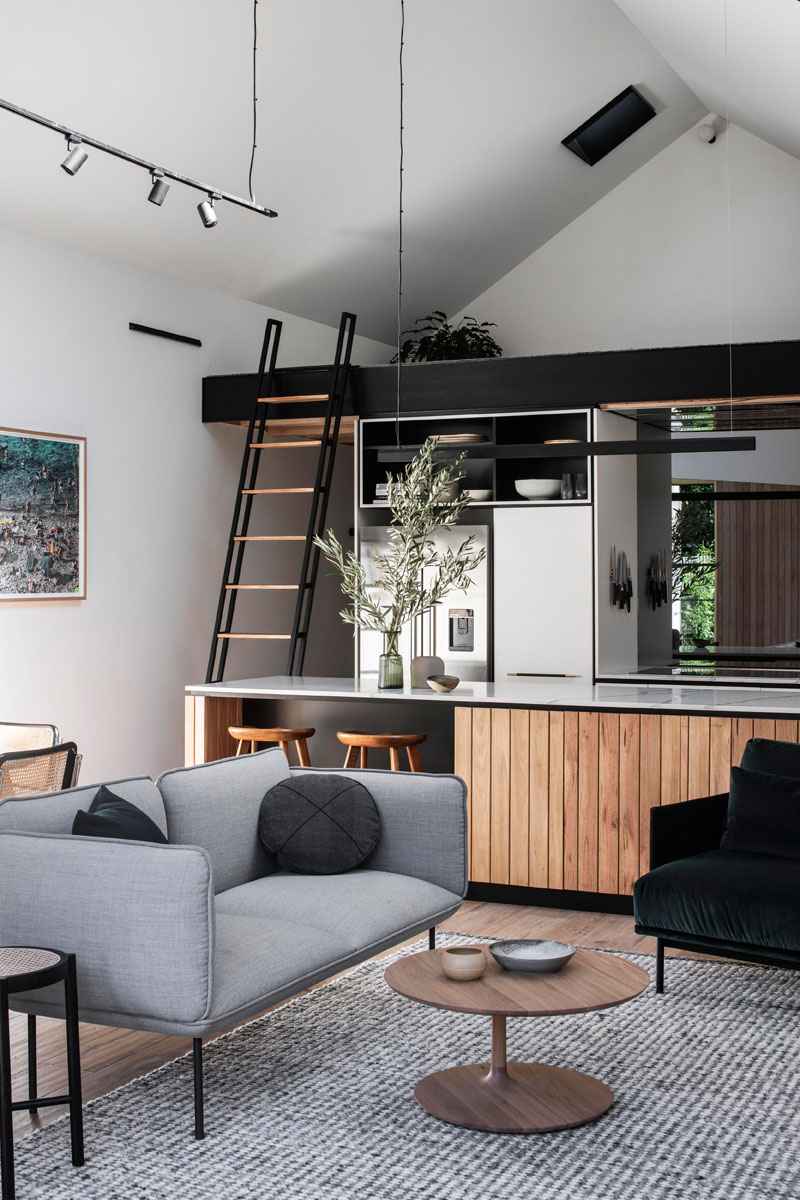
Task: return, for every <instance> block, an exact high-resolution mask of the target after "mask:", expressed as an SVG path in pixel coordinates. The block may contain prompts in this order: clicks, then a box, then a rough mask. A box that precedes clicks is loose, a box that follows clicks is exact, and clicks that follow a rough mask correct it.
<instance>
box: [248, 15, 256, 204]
mask: <svg viewBox="0 0 800 1200" xmlns="http://www.w3.org/2000/svg"><path fill="white" fill-rule="evenodd" d="M257 61H258V0H253V146H252V149H251V150H250V170H249V172H248V174H247V188H248V191H249V192H250V200H251V201H252V202H253V203H255V195H254V193H253V167H254V166H255V161H256V133H257V131H258V97H257V95H256V63H257Z"/></svg>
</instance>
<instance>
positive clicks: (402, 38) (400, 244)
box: [394, 0, 406, 448]
mask: <svg viewBox="0 0 800 1200" xmlns="http://www.w3.org/2000/svg"><path fill="white" fill-rule="evenodd" d="M405 31H406V6H405V0H400V187H399V206H398V214H397V217H398V220H397V409H396V412H395V422H394V424H395V437H396V439H397V445H398V448H399V446H400V386H401V384H400V342H401V338H402V325H403V150H404V145H403V115H404V109H403V46H404V44H405Z"/></svg>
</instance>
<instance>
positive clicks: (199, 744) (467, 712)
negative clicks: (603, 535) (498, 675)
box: [186, 676, 800, 911]
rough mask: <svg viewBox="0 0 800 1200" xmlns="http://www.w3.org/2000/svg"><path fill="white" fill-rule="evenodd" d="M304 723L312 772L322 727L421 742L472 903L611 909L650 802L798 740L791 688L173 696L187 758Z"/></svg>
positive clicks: (702, 787) (357, 689)
mask: <svg viewBox="0 0 800 1200" xmlns="http://www.w3.org/2000/svg"><path fill="white" fill-rule="evenodd" d="M243 721H244V722H245V723H252V724H256V725H259V724H260V725H278V724H286V725H293V724H294V725H297V724H303V725H306V724H307V725H312V726H315V727H316V729H317V734H316V735H315V737H314V738H313V739H312V740H311V742H310V751H311V759H312V763H314V765H317V766H328V767H330V766H340V765H341V761H342V759H343V748H342V747H341V746H340V745H339V743H338V742H337V741H336V739H335V732H336V730H337V729H354V728H360V729H366V730H368V731H370V732H375V733H379V732H381V733H388V732H406V731H412V730H413V731H416V732H425V733H427V734H428V741H427V742H426V743H425V744H424V745H423V746H422V748H421V750H422V763H423V769H424V770H431V771H443V770H454V771H455V772H456V774H458V775H460V776H461V777H462V778H463V779H465V780H466V782H467V785H468V788H469V818H470V821H469V824H470V873H469V877H470V881H471V885H472V886H471V895H473V896H475V897H481V896H484V897H486V898H488V897H490V896H491V897H493V898H497V899H502V898H505V899H507V900H510V901H518V902H522V903H524V902H526V901H527V902H531V903H541V902H549V903H555V902H557V903H561V904H563V906H564V907H579V908H580V907H584V908H587V907H605V908H609V909H612V910H614V909H617V910H618V911H626V910H628V909H629V906H630V894H631V889H632V886H633V882H634V880H635V879H636V878H637V877H638V875H640V874H641V873H642V872H643V871H645V870H647V868H648V862H649V813H650V809H651V808H652V807H654V806H656V805H661V804H674V803H676V802H677V801H680V800H686V799H690V798H692V797H695V796H706V795H710V794H714V793H716V792H725V791H727V790H728V780H729V772H730V767H731V765H732V764H733V765H737V764H738V763H739V760H740V759H741V755H742V751H743V749H744V745H745V742H746V741H747V740H748V738H751V737H754V736H755V737H767V738H779V739H782V740H784V741H792V742H797V741H798V734H799V731H800V690H798V689H796V688H791V689H790V688H785V689H779V688H738V687H737V688H725V687H707V686H704V685H701V684H699V685H691V684H686V683H682V684H680V685H666V684H662V683H658V684H651V685H646V684H640V683H636V684H626V683H619V684H612V683H600V684H588V683H585V682H583V681H582V680H575V679H548V680H542V679H538V680H533V679H513V680H512V679H509V680H504V681H501V682H498V683H462V684H459V686H458V687H457V688H456V690H455V691H454V692H452V693H450V694H448V695H437V694H436V693H434V692H431V691H429V690H428V689H411V688H408V687H406V688H403V689H396V690H395V689H392V690H386V691H380V690H378V688H377V686H376V684H375V681H374V680H370V679H360V680H358V679H352V678H350V679H315V678H312V677H308V676H305V677H300V678H292V677H288V676H270V677H267V678H263V679H241V680H232V681H226V682H224V683H216V684H197V685H190V686H188V687H187V688H186V761H187V763H196V762H206V761H209V760H211V759H216V758H223V757H226V756H227V755H229V754H233V753H235V749H236V747H235V743H233V742H232V740H231V738H230V736H229V735H228V732H227V730H228V726H229V725H236V724H241V723H242V722H243Z"/></svg>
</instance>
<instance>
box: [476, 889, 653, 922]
mask: <svg viewBox="0 0 800 1200" xmlns="http://www.w3.org/2000/svg"><path fill="white" fill-rule="evenodd" d="M467 899H468V900H476V901H478V902H479V903H480V902H483V903H487V904H521V905H526V906H528V907H529V908H572V909H575V910H577V911H578V912H599V913H616V914H618V915H619V916H624V917H629V916H632V915H633V897H632V896H617V895H613V894H609V893H606V892H565V891H562V890H560V889H555V888H536V887H519V886H516V885H513V884H504V883H470V884H469V888H468V891H467Z"/></svg>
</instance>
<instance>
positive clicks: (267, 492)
mask: <svg viewBox="0 0 800 1200" xmlns="http://www.w3.org/2000/svg"><path fill="white" fill-rule="evenodd" d="M313 490H314V489H313V488H242V495H243V496H278V495H280V496H283V495H288V494H289V492H309V493H310V492H313Z"/></svg>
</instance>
